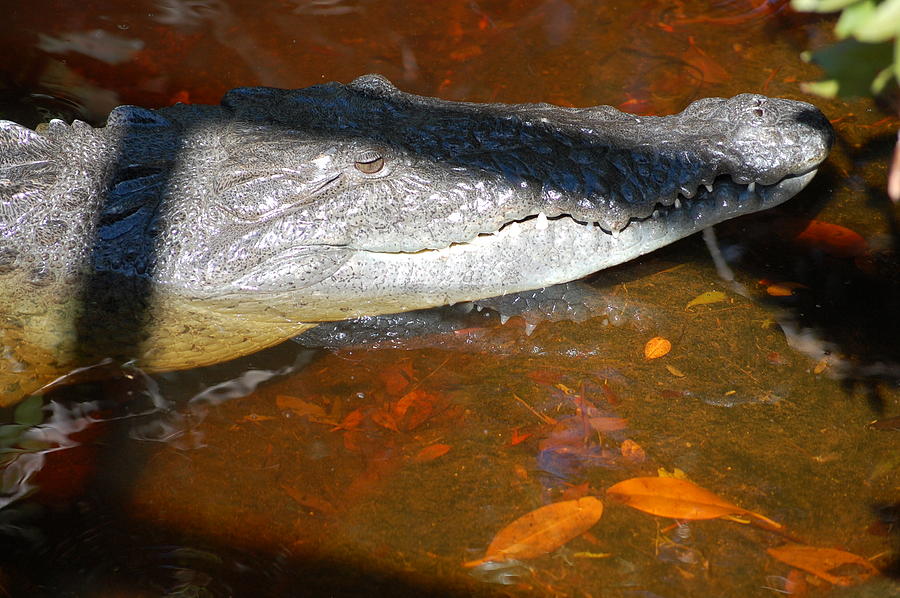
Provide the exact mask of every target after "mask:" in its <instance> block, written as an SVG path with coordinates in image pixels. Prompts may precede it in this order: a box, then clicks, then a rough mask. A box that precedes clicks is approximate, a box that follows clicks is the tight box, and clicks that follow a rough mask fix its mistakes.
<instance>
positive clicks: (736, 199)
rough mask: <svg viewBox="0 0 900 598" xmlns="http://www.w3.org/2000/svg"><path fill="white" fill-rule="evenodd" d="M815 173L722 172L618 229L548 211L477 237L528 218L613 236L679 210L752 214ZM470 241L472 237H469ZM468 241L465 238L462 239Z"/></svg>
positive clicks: (542, 223)
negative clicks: (765, 179) (771, 177)
mask: <svg viewBox="0 0 900 598" xmlns="http://www.w3.org/2000/svg"><path fill="white" fill-rule="evenodd" d="M815 174H816V169H813V170H810V171H808V172H805V173H802V174H799V175H791V176H787V177H785V178H783V179H781V180H780V181H778V182H777V183H773V184H771V185H764V184H762V183H757V182H750V183H739V182H737V181H735V180H734V179H732V178H731V176H730V175H719V176H717V177H716V178H715V179H714V180H713V182H712V183H702V184H700V185H698V186H697V187H696V188H694V189H693V190H691V189H690V188H689V187H682V189H681V190H680V191H679V192H678V193H677V194H676V195H675V199H674V200H672V201H664V200H657V201H656V202H655V204H654V206H653V211H652V212H651V213H650V214H649V215H647V216H643V217H640V216H633V217H631V218H629V219H628V221H627V222H626V224H625V226H623V227H622V228H621V229H618V230H615V229H610V228H607V227H604V226H603V225H601V224H600V223H599V222H596V221H593V222H591V221H586V220H583V219H580V218H576V217H574V216H572V215H571V214H565V213H563V214H555V215H553V216H548V215H547V214H546V213H545V212H543V211H542V212H539V213H537V214H531V215H528V216H526V217H524V218H520V219H517V220H512V221H510V222H507V223H505V224H503V226H501V227H500V229H498V230H497V231H492V232H485V233H480V234H479V235H478V237H487V238H490V237H492V236H495V235H498V234H500V233H503V232H505V229H507V228H508V227H511V226H516V225H522V224H525V223H527V222H532V221H534V226H535V228H536V229H537V230H544V229H546V228H547V226H549V225H550V223H551V222H554V221H560V220H563V219H568V220H571V221H573V222H575V223H576V224H579V225H581V226H594V227H597V228H599V229H601V230H602V231H603V232H604V233H606V234H608V235H610V236H612V237H613V238H614V239H615V238H618V237H619V235H620V234H621V233H622V232H623V231H625V230H627V229H628V228H629V227H631V226H633V225H635V224H638V223H644V222H648V221H653V220H663V221H664V220H667V219H670V217H671V216H672V215H674V214H676V213H680V212H682V211H684V210H688V211H695V212H697V214H696V215H692V218H693V217H696V218H699V217H700V215H701V212H702V211H706V210H708V209H713V210H718V211H720V212H721V214H722V215H723V218H722V219H725V218H727V217H731V216H733V215H738V214H741V215H742V214H751V213H753V212H756V211H758V210H760V209H763V208H764V207H766V205H765V204H766V202H767V201H768V200H769V199H770V198H771V197H772V196H773V195H775V194H776V192H777V191H778V190H780V189H782V188H784V187H787V186H791V185H792V182H793V181H796V182H797V183H798V184H799V185H800V186H801V187H802V186H803V185H805V181H808V180H809V179H811V178H812V177H813V176H814V175H815ZM469 242H471V241H469ZM460 244H465V242H463V243H460Z"/></svg>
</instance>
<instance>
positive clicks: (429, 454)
mask: <svg viewBox="0 0 900 598" xmlns="http://www.w3.org/2000/svg"><path fill="white" fill-rule="evenodd" d="M449 452H450V445H449V444H432V445H430V446H426V447H425V448H423V449H422V450H421V451H419V452H418V453H416V456H415V457H413V458H412V461H413V463H425V462H426V461H433V460H435V459H437V458H438V457H441V456H443V455H446V454H447V453H449Z"/></svg>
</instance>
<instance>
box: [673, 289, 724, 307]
mask: <svg viewBox="0 0 900 598" xmlns="http://www.w3.org/2000/svg"><path fill="white" fill-rule="evenodd" d="M727 297H728V296H727V295H726V294H725V293H723V292H722V291H707V292H705V293H701V294H699V295H697V296H696V297H694V298H693V299H691V300H690V301H689V302H688V304H687V305H685V306H684V308H685V309H687V308H689V307H694V306H695V305H709V304H710V303H719V302H720V301H725V299H726V298H727Z"/></svg>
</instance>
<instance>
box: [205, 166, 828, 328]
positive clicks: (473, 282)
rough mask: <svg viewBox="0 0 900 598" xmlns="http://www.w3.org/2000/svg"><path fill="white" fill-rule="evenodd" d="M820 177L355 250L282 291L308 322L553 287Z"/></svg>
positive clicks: (783, 196) (774, 200) (726, 186)
mask: <svg viewBox="0 0 900 598" xmlns="http://www.w3.org/2000/svg"><path fill="white" fill-rule="evenodd" d="M815 174H816V170H811V171H809V172H807V173H805V174H802V175H799V176H794V177H788V178H786V179H784V180H782V181H780V182H779V183H776V184H774V185H767V186H763V185H756V186H755V189H753V190H752V191H751V190H748V188H747V186H746V185H739V184H737V183H733V182H730V181H724V180H723V181H717V183H716V185H715V187H714V190H713V192H712V193H710V192H707V191H705V190H701V191H699V192H698V193H697V194H696V195H695V196H694V198H693V199H691V200H686V199H682V200H680V201H679V202H678V203H679V205H680V207H674V206H672V207H668V208H661V209H660V210H658V211H657V212H655V213H654V214H653V215H651V216H650V217H648V218H644V219H639V220H632V221H630V222H629V224H628V226H626V227H625V228H624V229H623V230H622V231H620V232H618V233H611V232H609V231H606V230H604V229H603V228H602V227H600V226H599V225H596V224H586V223H582V222H579V221H577V220H574V219H573V218H570V217H568V216H560V217H556V218H549V219H548V218H546V217H545V216H543V215H538V216H537V217H534V218H529V219H526V220H523V221H520V222H512V223H510V224H508V225H506V226H504V227H503V228H502V229H501V230H499V231H498V232H496V233H493V234H485V235H479V236H478V237H476V238H474V239H472V240H471V241H469V242H467V243H456V244H453V245H451V246H449V247H444V248H441V249H431V250H424V251H419V252H415V253H404V252H373V251H356V252H354V254H353V255H352V256H351V257H350V258H349V259H348V260H347V261H346V263H344V265H343V266H341V267H340V268H339V269H338V270H337V271H335V272H334V274H332V275H331V276H330V277H329V278H328V279H326V280H323V281H322V282H320V283H318V284H316V285H313V286H311V287H309V288H306V289H304V291H303V293H302V296H297V295H294V296H290V295H289V296H281V300H287V301H290V302H291V303H292V304H293V309H294V310H295V311H296V313H297V314H303V313H308V314H309V317H308V318H306V319H305V321H325V320H333V319H343V318H349V317H358V316H362V315H372V314H376V313H394V312H400V311H406V310H410V309H421V308H426V307H432V306H437V305H445V304H448V303H456V302H459V301H469V300H473V299H479V298H483V297H486V296H497V295H503V294H506V293H514V292H520V291H524V290H528V289H534V288H541V287H545V286H550V285H553V284H558V283H561V282H566V281H570V280H575V279H578V278H582V277H584V276H587V275H589V274H591V273H593V272H596V271H598V270H601V269H604V268H608V267H610V266H614V265H617V264H620V263H623V262H626V261H628V260H631V259H634V258H635V257H638V256H640V255H643V254H645V253H649V252H651V251H653V250H655V249H658V248H660V247H663V246H665V245H668V244H670V243H673V242H674V241H677V240H678V239H681V238H683V237H686V236H688V235H691V234H693V233H695V232H697V231H700V230H702V229H704V228H707V227H709V226H712V225H714V224H717V223H719V222H722V221H724V220H727V219H730V218H734V217H735V216H738V215H741V214H748V213H752V212H755V211H758V210H763V209H767V208H770V207H772V206H774V205H777V204H779V203H782V202H784V201H786V200H787V199H789V198H790V197H792V196H794V195H795V194H796V193H797V192H799V191H800V190H801V189H803V188H804V187H805V186H806V185H807V184H808V183H809V182H810V181H811V180H812V178H813V177H814V176H815ZM435 281H441V282H440V283H436V282H435ZM451 281H453V282H451ZM220 299H225V298H224V297H221V298H220ZM226 301H227V299H226ZM300 317H301V319H303V316H302V315H301V316H300Z"/></svg>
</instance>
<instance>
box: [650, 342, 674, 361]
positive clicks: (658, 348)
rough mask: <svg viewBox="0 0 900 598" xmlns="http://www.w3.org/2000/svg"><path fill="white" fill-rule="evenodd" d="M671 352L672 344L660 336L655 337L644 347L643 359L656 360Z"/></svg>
mask: <svg viewBox="0 0 900 598" xmlns="http://www.w3.org/2000/svg"><path fill="white" fill-rule="evenodd" d="M671 350H672V343H670V342H669V341H668V340H667V339H664V338H663V337H661V336H655V337H653V338H651V339H650V340H649V341H647V344H646V345H644V357H646V358H647V359H657V358H659V357H662V356H663V355H665V354H666V353H668V352H669V351H671Z"/></svg>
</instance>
